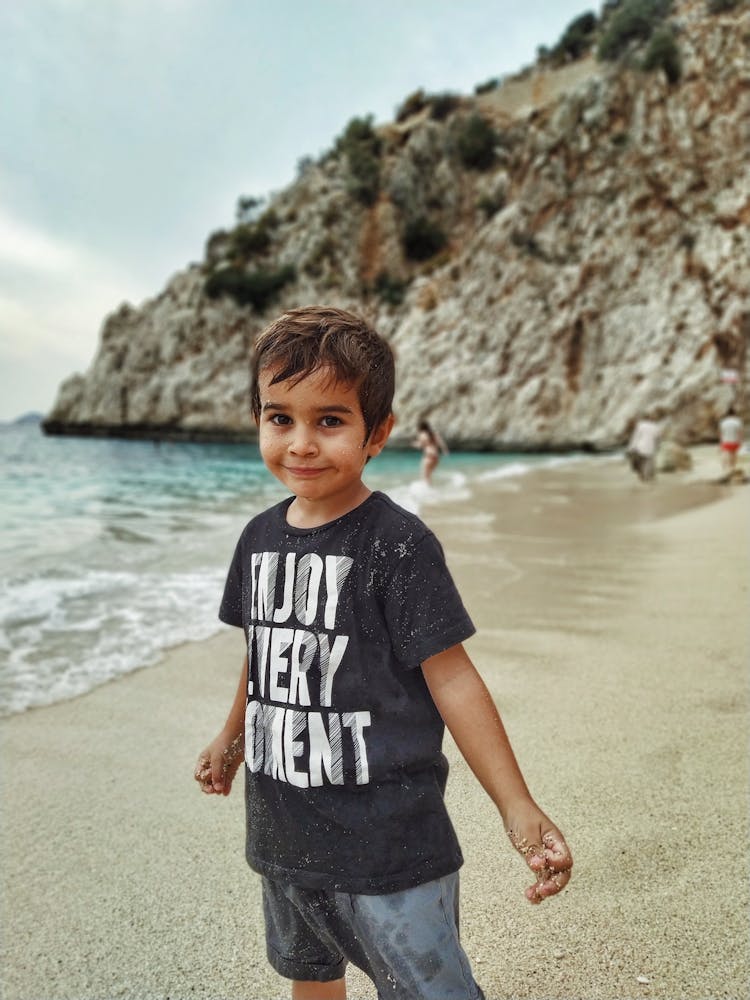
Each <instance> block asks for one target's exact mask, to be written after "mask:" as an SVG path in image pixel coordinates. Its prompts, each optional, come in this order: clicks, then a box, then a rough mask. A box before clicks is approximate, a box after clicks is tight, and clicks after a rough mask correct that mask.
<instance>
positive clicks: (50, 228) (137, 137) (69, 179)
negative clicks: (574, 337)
mask: <svg viewBox="0 0 750 1000" xmlns="http://www.w3.org/2000/svg"><path fill="white" fill-rule="evenodd" d="M598 6H599V5H598V4H597V3H594V4H590V3H586V2H585V0H523V2H522V3H519V2H518V0H463V2H460V0H377V2H373V0H267V2H261V0H20V2H17V3H2V4H0V94H2V99H1V100H0V420H7V419H13V418H15V417H16V416H18V415H20V414H22V413H24V412H26V411H28V410H40V411H42V412H45V411H47V410H48V409H49V408H50V407H51V405H52V403H53V401H54V397H55V393H56V389H57V386H58V385H59V383H60V382H61V381H62V380H63V379H64V378H65V377H66V376H68V375H70V374H72V373H73V372H75V371H85V369H86V368H87V367H88V365H89V363H90V362H91V360H92V358H93V356H94V353H95V351H96V345H97V339H98V333H99V328H100V325H101V321H102V319H103V317H104V316H105V315H106V314H107V313H108V312H110V311H112V310H113V309H115V308H116V307H117V306H118V305H119V304H120V303H121V302H123V301H125V300H127V301H129V302H132V303H134V304H137V303H139V302H141V301H142V300H143V299H146V298H150V297H151V296H152V295H154V294H156V293H158V292H159V291H160V290H161V289H162V288H163V286H164V284H165V282H166V281H167V280H168V279H169V277H170V276H171V275H172V274H173V273H174V272H175V271H178V270H180V269H182V268H183V267H184V266H185V265H187V264H188V263H190V262H191V261H197V260H199V259H200V258H201V256H202V252H203V246H204V243H205V240H206V237H207V236H208V235H209V233H211V232H213V231H214V230H216V229H218V228H221V227H225V226H228V225H231V224H232V222H233V219H234V210H235V205H236V202H237V198H238V196H240V195H243V194H244V195H267V194H268V193H269V192H271V191H273V190H277V189H279V188H282V187H284V186H285V185H286V184H288V183H289V182H290V181H291V180H292V179H293V177H294V175H295V170H296V165H297V162H298V160H299V159H300V158H301V157H303V156H313V157H317V156H318V155H319V154H321V153H322V152H324V151H325V150H326V149H328V148H330V146H331V145H332V143H333V141H334V139H335V137H336V136H337V135H338V134H339V133H340V132H341V131H342V129H343V128H344V126H345V125H346V123H347V122H348V121H349V119H350V118H352V117H354V116H355V115H366V114H372V115H374V117H375V121H376V122H385V121H389V120H391V119H392V118H393V114H394V110H395V109H396V108H397V107H398V105H399V104H400V103H401V102H402V100H403V99H404V98H405V97H406V96H407V95H408V94H410V93H411V92H412V91H414V90H416V89H417V88H418V87H423V88H424V89H425V90H427V91H432V92H436V91H445V90H453V91H457V92H460V93H472V92H473V89H474V86H475V84H477V83H482V82H484V81H486V80H488V79H490V78H492V77H496V76H501V75H502V74H504V73H512V72H515V71H517V70H518V69H520V68H522V67H523V66H525V65H528V64H529V63H530V62H532V61H533V59H534V57H535V54H536V50H537V46H538V45H542V44H544V45H551V44H554V43H555V42H556V41H557V39H558V38H559V37H560V35H561V34H562V31H563V30H564V28H565V27H566V26H567V25H568V24H569V23H570V21H571V20H572V19H573V18H574V17H576V16H577V15H578V14H580V13H582V12H583V11H585V10H589V9H592V8H593V9H595V10H596V9H598Z"/></svg>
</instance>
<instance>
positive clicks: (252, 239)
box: [230, 222, 271, 260]
mask: <svg viewBox="0 0 750 1000" xmlns="http://www.w3.org/2000/svg"><path fill="white" fill-rule="evenodd" d="M270 246H271V234H270V232H269V230H268V226H265V225H262V224H261V223H260V222H256V223H245V224H244V225H241V226H237V227H236V228H235V229H234V230H233V231H232V234H231V237H230V256H232V257H235V258H237V257H239V258H240V259H241V260H248V259H249V258H250V257H253V256H255V254H260V253H265V252H266V250H268V248H269V247H270Z"/></svg>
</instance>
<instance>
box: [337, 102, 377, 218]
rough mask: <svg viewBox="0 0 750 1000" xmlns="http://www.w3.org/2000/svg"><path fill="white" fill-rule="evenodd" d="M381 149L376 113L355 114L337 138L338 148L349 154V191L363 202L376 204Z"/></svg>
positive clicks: (344, 153)
mask: <svg viewBox="0 0 750 1000" xmlns="http://www.w3.org/2000/svg"><path fill="white" fill-rule="evenodd" d="M380 149H381V143H380V139H379V138H378V137H377V135H376V134H375V129H374V128H373V127H372V115H367V117H366V118H352V120H351V121H350V122H349V124H348V125H347V126H346V128H345V129H344V131H343V133H342V134H341V135H340V136H339V138H338V139H337V140H336V150H337V151H338V152H339V153H342V154H343V155H344V156H345V157H346V162H347V167H348V172H349V176H348V178H347V188H348V190H349V193H350V194H351V195H352V196H353V197H354V198H356V199H357V201H359V202H361V203H362V204H363V205H374V204H375V202H376V201H377V198H378V194H379V192H380Z"/></svg>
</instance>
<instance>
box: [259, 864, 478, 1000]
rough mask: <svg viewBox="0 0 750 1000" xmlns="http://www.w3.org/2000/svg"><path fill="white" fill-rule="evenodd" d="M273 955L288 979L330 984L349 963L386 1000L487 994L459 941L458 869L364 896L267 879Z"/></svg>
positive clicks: (464, 999) (455, 999)
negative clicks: (410, 886)
mask: <svg viewBox="0 0 750 1000" xmlns="http://www.w3.org/2000/svg"><path fill="white" fill-rule="evenodd" d="M263 911H264V914H265V919H266V948H267V953H268V960H269V962H270V963H271V965H272V966H273V967H274V969H275V970H276V971H277V972H278V973H279V975H282V976H285V977H286V978H287V979H298V980H303V981H305V980H313V981H315V982H331V981H332V980H334V979H340V978H341V977H342V976H343V975H344V972H345V971H346V966H347V964H348V962H352V963H353V964H354V965H356V966H358V967H359V968H360V969H362V970H363V971H364V972H365V973H366V975H368V976H369V977H370V979H371V980H372V981H373V983H374V984H375V986H376V987H377V990H378V997H381V998H388V1000H435V997H440V1000H483V998H484V994H483V993H482V991H481V990H480V989H479V987H478V986H477V984H476V983H475V981H474V977H473V975H472V972H471V967H470V965H469V960H468V959H467V957H466V955H465V953H464V950H463V948H462V947H461V945H460V943H459V940H458V873H457V872H456V873H454V874H452V875H446V876H445V877H444V878H441V879H436V880H435V881H434V882H427V883H426V884H424V885H419V886H416V887H415V888H413V889H405V890H404V891H403V892H393V893H386V894H384V895H380V896H366V895H358V894H351V893H347V892H324V891H318V890H313V889H300V888H298V887H296V886H291V885H285V884H284V883H281V882H277V881H275V880H272V879H268V878H263Z"/></svg>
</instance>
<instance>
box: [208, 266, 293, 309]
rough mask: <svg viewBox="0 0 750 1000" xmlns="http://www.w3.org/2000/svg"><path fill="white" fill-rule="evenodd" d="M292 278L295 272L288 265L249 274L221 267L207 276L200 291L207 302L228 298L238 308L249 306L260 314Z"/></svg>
mask: <svg viewBox="0 0 750 1000" xmlns="http://www.w3.org/2000/svg"><path fill="white" fill-rule="evenodd" d="M295 277H296V274H295V270H294V268H293V267H291V266H289V265H287V266H286V267H281V268H278V269H277V270H275V271H271V270H267V269H265V268H259V269H258V270H257V271H251V272H248V271H245V270H243V269H242V268H241V267H234V266H231V267H224V268H222V269H221V270H219V271H214V272H213V273H212V274H210V275H209V276H208V278H207V279H206V283H205V285H204V291H205V293H206V295H207V296H208V298H209V299H218V298H221V296H222V295H228V296H229V297H230V298H231V299H234V301H235V302H236V303H237V305H238V306H252V307H253V308H254V309H255V310H256V311H257V312H262V310H263V309H265V308H266V306H267V305H269V304H270V303H271V302H272V301H273V300H274V299H275V298H276V296H277V295H278V294H279V292H280V291H281V289H282V288H283V287H284V286H285V285H288V284H289V283H290V282H291V281H294V279H295Z"/></svg>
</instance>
